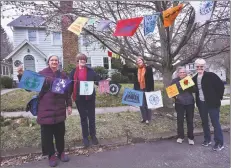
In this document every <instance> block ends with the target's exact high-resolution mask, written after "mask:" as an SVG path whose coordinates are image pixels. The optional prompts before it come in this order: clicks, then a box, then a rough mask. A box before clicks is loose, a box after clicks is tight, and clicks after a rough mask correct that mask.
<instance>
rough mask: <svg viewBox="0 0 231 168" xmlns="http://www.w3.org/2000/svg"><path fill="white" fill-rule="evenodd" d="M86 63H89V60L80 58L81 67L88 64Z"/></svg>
mask: <svg viewBox="0 0 231 168" xmlns="http://www.w3.org/2000/svg"><path fill="white" fill-rule="evenodd" d="M86 63H87V61H86V60H84V59H83V60H79V62H78V65H79V66H81V67H84V66H86Z"/></svg>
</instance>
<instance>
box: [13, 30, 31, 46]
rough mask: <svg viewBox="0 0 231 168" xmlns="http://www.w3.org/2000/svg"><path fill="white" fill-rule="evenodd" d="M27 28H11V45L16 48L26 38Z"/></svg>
mask: <svg viewBox="0 0 231 168" xmlns="http://www.w3.org/2000/svg"><path fill="white" fill-rule="evenodd" d="M27 36H28V35H27V30H26V29H25V28H14V30H13V45H14V48H16V47H17V46H18V45H19V44H21V43H22V42H23V41H24V40H25V39H27Z"/></svg>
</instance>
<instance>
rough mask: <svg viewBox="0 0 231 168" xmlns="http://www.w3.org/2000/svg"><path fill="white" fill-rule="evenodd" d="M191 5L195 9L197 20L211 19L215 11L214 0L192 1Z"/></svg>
mask: <svg viewBox="0 0 231 168" xmlns="http://www.w3.org/2000/svg"><path fill="white" fill-rule="evenodd" d="M190 4H191V6H192V7H193V8H194V10H195V22H196V23H197V22H201V23H203V22H205V21H207V20H210V18H211V16H212V12H213V5H214V1H191V2H190Z"/></svg>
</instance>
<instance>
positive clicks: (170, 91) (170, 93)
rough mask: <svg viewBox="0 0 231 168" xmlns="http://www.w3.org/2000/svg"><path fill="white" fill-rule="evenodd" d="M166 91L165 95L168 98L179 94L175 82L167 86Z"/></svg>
mask: <svg viewBox="0 0 231 168" xmlns="http://www.w3.org/2000/svg"><path fill="white" fill-rule="evenodd" d="M166 92H167V95H168V97H169V98H172V97H174V96H176V95H178V94H179V90H178V88H177V86H176V84H173V85H171V86H169V87H167V88H166Z"/></svg>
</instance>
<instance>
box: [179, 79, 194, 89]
mask: <svg viewBox="0 0 231 168" xmlns="http://www.w3.org/2000/svg"><path fill="white" fill-rule="evenodd" d="M194 85H195V83H194V82H193V80H192V78H191V77H190V76H187V77H185V78H184V79H181V80H180V86H181V88H182V89H183V90H185V89H188V88H190V87H192V86H194Z"/></svg>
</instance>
